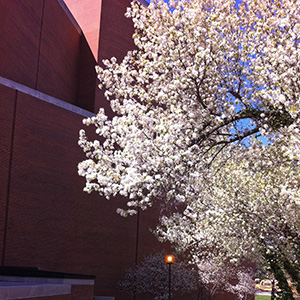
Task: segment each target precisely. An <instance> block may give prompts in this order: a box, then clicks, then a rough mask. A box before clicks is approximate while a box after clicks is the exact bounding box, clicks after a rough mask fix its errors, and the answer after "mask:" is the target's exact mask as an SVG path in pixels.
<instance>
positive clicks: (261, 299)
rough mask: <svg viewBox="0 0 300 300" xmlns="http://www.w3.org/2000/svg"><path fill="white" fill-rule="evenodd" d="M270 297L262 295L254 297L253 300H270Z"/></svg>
mask: <svg viewBox="0 0 300 300" xmlns="http://www.w3.org/2000/svg"><path fill="white" fill-rule="evenodd" d="M270 299H271V296H262V295H258V296H255V300H270Z"/></svg>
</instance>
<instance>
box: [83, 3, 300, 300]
mask: <svg viewBox="0 0 300 300" xmlns="http://www.w3.org/2000/svg"><path fill="white" fill-rule="evenodd" d="M170 8H171V9H170ZM127 16H128V17H130V18H132V20H133V23H134V26H135V33H134V35H133V39H134V42H135V45H136V47H137V49H136V50H134V51H129V52H128V53H127V55H126V56H125V57H124V59H123V61H121V62H117V61H116V59H115V58H112V59H111V60H106V61H104V66H103V68H102V67H97V72H98V78H99V80H100V88H105V96H106V98H107V99H108V100H109V101H110V104H111V108H112V110H113V111H114V112H115V116H114V117H113V118H112V119H109V118H108V116H107V115H106V114H105V112H104V110H103V109H100V111H99V113H98V114H97V115H96V116H95V117H92V118H88V119H85V120H84V123H85V124H86V125H90V124H93V125H95V126H96V133H97V134H98V135H99V140H95V141H90V140H89V139H88V137H87V136H86V133H85V131H84V130H81V131H80V138H79V145H80V146H81V147H82V149H83V150H84V152H85V153H86V155H87V159H86V160H85V161H83V162H81V163H80V164H79V165H78V168H79V174H80V175H81V176H84V177H85V178H86V186H85V191H87V192H92V191H96V192H98V193H99V194H100V195H104V196H105V197H107V198H110V197H113V196H115V195H117V194H119V195H121V196H125V198H127V199H128V201H127V205H128V209H120V210H119V213H120V214H122V215H128V214H134V213H136V211H137V209H138V208H141V209H146V208H148V207H150V206H152V205H153V203H154V202H157V203H160V204H161V205H162V208H163V209H164V213H166V212H167V210H168V209H169V211H170V212H172V213H169V214H166V216H165V217H162V220H161V224H162V225H161V227H160V228H159V229H158V234H159V236H160V238H161V239H167V240H169V241H171V242H173V243H174V244H175V245H176V246H177V248H178V249H180V250H188V251H189V252H190V253H191V260H193V261H195V262H196V263H197V259H200V258H199V252H200V250H201V251H206V250H207V251H206V252H207V255H209V256H215V257H217V258H220V261H221V260H223V261H226V262H231V263H233V262H238V261H240V260H242V259H244V258H245V257H249V256H250V257H253V258H255V257H258V256H260V257H262V258H263V259H264V261H265V262H266V263H267V264H268V265H269V267H270V268H271V270H272V272H273V273H274V275H275V277H276V279H277V280H278V281H279V284H281V289H282V290H285V289H286V290H287V293H289V292H288V287H287V286H286V285H285V281H286V280H284V272H288V273H289V274H290V276H294V277H293V280H294V281H296V282H300V280H299V278H298V280H295V279H297V276H298V275H297V276H296V273H297V271H299V270H300V267H299V261H300V260H298V258H299V250H298V249H300V248H299V246H300V244H299V232H298V231H299V220H298V219H299V178H298V177H299V167H298V158H299V152H300V143H299V141H300V133H299V122H300V121H299V116H300V115H299V112H300V109H299V104H300V75H299V74H300V47H299V42H300V1H299V0H245V1H243V2H242V3H241V4H240V5H239V6H238V7H237V5H236V2H235V0H210V1H207V0H170V1H169V6H168V5H167V4H166V3H164V2H163V1H162V0H155V1H152V2H151V4H150V5H149V6H148V7H144V6H141V5H139V4H138V3H136V2H133V3H132V6H131V8H129V9H128V11H127ZM259 139H261V140H262V141H263V142H264V143H263V144H261V143H260V142H259ZM177 207H180V209H178V212H176V209H177ZM182 210H183V212H182ZM291 273H293V274H294V275H292V274H291ZM298 273H299V272H298ZM298 273H297V274H298ZM279 278H280V280H279ZM289 295H290V294H289ZM284 297H285V296H284ZM286 297H289V296H286ZM286 299H288V298H286Z"/></svg>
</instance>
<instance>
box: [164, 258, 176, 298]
mask: <svg viewBox="0 0 300 300" xmlns="http://www.w3.org/2000/svg"><path fill="white" fill-rule="evenodd" d="M165 262H166V264H168V265H169V300H171V265H172V264H173V263H174V262H175V256H174V255H172V254H169V255H166V257H165Z"/></svg>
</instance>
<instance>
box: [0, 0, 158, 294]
mask: <svg viewBox="0 0 300 300" xmlns="http://www.w3.org/2000/svg"><path fill="white" fill-rule="evenodd" d="M141 1H142V0H141ZM129 3H130V0H102V1H100V0H84V1H76V0H66V1H65V2H64V1H62V0H30V1H29V0H15V1H10V0H0V32H1V39H0V134H1V138H0V168H1V173H0V260H1V265H2V266H18V267H31V268H32V267H34V268H39V269H40V270H47V271H55V272H65V273H76V274H88V275H95V276H96V280H95V291H94V292H95V295H98V296H114V297H115V298H116V299H120V300H122V299H124V295H122V294H119V293H118V291H116V288H115V284H116V282H117V281H119V280H120V279H122V278H123V276H124V274H125V271H126V270H127V269H128V268H130V267H132V266H133V265H134V263H135V262H136V261H140V260H142V259H143V257H144V254H146V253H150V252H153V251H155V249H159V250H160V249H161V248H162V247H163V245H161V244H160V243H159V242H158V241H156V239H155V238H154V237H153V236H152V234H151V233H150V232H149V227H152V228H153V227H154V226H155V223H156V217H155V213H154V212H153V211H152V212H150V211H149V212H145V213H143V214H141V215H140V216H139V219H138V218H137V217H132V218H126V219H124V218H122V217H120V216H119V215H118V214H116V209H117V207H120V206H122V205H124V200H122V199H117V200H116V201H110V202H108V201H107V200H105V199H100V197H99V195H97V194H92V195H88V194H86V193H84V192H83V191H82V189H83V186H84V178H80V177H79V176H78V175H77V163H78V162H80V161H81V160H83V159H84V154H83V153H82V150H81V149H80V148H79V146H78V145H77V141H78V131H79V130H80V129H81V128H82V126H83V125H82V119H83V118H84V117H86V116H91V115H92V114H94V113H95V112H97V110H98V109H99V107H100V106H102V107H103V106H104V107H106V108H108V103H107V102H106V100H104V98H103V95H102V93H101V91H99V90H98V88H97V79H96V73H95V69H94V68H95V65H96V64H97V62H98V61H101V60H102V59H103V58H108V57H111V56H116V57H118V58H121V57H122V56H124V54H125V53H126V52H127V50H128V49H130V48H132V47H133V44H132V41H131V34H132V30H133V29H132V24H131V21H130V20H128V19H126V18H125V17H124V13H125V11H126V7H127V6H129ZM75 17H76V18H75ZM81 28H82V29H81ZM122 297H123V298H122Z"/></svg>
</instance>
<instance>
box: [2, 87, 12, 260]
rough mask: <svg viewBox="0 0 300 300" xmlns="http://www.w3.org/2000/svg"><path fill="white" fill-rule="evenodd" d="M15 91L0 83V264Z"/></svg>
mask: <svg viewBox="0 0 300 300" xmlns="http://www.w3.org/2000/svg"><path fill="white" fill-rule="evenodd" d="M15 98H16V92H15V91H14V90H12V89H9V88H7V87H5V86H3V85H0V132H1V138H0V170H1V172H0V255H1V257H0V264H1V262H2V250H3V235H4V232H5V217H6V201H7V191H8V185H9V166H10V157H11V153H10V150H11V139H12V129H13V117H14V106H15Z"/></svg>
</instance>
